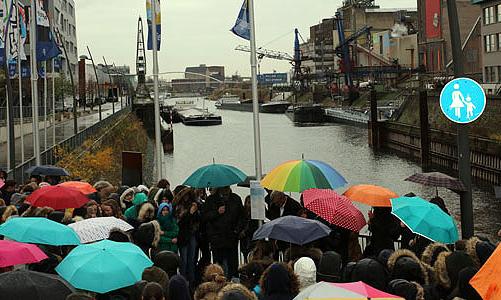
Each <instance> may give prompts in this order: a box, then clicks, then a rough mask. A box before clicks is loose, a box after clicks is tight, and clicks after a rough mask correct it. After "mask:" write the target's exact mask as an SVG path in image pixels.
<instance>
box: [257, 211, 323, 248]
mask: <svg viewBox="0 0 501 300" xmlns="http://www.w3.org/2000/svg"><path fill="white" fill-rule="evenodd" d="M330 232H331V229H330V228H329V227H328V226H326V225H324V224H322V223H320V222H319V221H315V220H310V219H305V218H301V217H295V216H286V217H281V218H278V219H275V220H273V221H271V222H268V223H266V224H264V225H263V226H261V227H260V228H259V229H258V230H256V232H255V233H254V237H253V239H254V240H262V239H265V238H269V239H274V240H279V241H284V242H289V243H292V244H296V245H304V244H308V243H309V242H313V241H316V240H318V239H321V238H323V237H326V236H328V235H329V234H330Z"/></svg>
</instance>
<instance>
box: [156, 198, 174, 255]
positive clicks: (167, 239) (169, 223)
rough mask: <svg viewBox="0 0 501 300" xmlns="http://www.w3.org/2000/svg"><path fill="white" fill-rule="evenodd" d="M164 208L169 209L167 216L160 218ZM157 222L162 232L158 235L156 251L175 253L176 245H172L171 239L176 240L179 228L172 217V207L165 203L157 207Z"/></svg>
mask: <svg viewBox="0 0 501 300" xmlns="http://www.w3.org/2000/svg"><path fill="white" fill-rule="evenodd" d="M164 207H168V208H169V214H168V215H167V216H162V209H163V208H164ZM157 221H158V223H159V224H160V229H162V232H163V233H162V234H161V235H160V241H159V242H158V247H157V248H158V250H159V251H162V250H167V251H172V252H177V244H174V243H172V239H174V238H177V236H178V233H179V227H178V226H177V222H176V220H175V219H174V217H173V216H172V205H170V204H167V203H162V204H160V206H159V207H158V213H157Z"/></svg>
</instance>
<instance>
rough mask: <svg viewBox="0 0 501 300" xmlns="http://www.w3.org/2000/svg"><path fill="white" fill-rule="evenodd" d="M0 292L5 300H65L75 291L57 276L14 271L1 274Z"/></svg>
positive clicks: (0, 296)
mask: <svg viewBox="0 0 501 300" xmlns="http://www.w3.org/2000/svg"><path fill="white" fill-rule="evenodd" d="M0 291H1V292H0V298H1V299H3V300H33V299H51V300H65V299H66V296H68V295H69V294H71V293H73V292H75V289H74V288H73V287H72V286H71V285H70V284H69V283H67V282H66V281H64V279H62V278H61V277H59V276H56V275H52V274H45V273H39V272H34V271H12V272H7V273H3V274H0Z"/></svg>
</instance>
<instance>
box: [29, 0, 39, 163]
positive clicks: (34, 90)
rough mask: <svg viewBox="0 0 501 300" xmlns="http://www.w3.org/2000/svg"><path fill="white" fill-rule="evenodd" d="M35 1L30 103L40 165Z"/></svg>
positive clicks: (35, 146)
mask: <svg viewBox="0 0 501 300" xmlns="http://www.w3.org/2000/svg"><path fill="white" fill-rule="evenodd" d="M35 2H36V1H31V12H30V50H31V57H30V60H31V105H32V107H33V109H32V116H33V118H32V119H33V153H34V156H35V163H36V165H37V166H39V165H40V163H41V161H40V132H39V130H40V128H39V124H38V82H37V81H38V71H37V37H36V30H37V23H36V17H35V16H36V6H35V5H36V4H35Z"/></svg>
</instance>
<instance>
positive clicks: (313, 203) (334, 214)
mask: <svg viewBox="0 0 501 300" xmlns="http://www.w3.org/2000/svg"><path fill="white" fill-rule="evenodd" d="M303 202H304V207H306V208H307V209H309V210H310V211H312V212H313V213H315V214H316V215H318V216H319V217H321V218H322V219H324V220H326V221H327V222H329V223H331V224H333V225H336V226H339V227H342V228H346V229H349V230H351V231H354V232H359V231H360V229H362V228H363V227H364V226H365V225H366V224H367V222H366V221H365V218H364V215H363V214H362V212H361V211H360V210H359V209H358V208H356V207H355V206H354V205H353V203H352V202H351V201H350V199H348V198H346V197H345V196H342V195H339V194H338V193H336V192H335V191H333V190H319V189H311V190H307V191H305V192H304V193H303Z"/></svg>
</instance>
